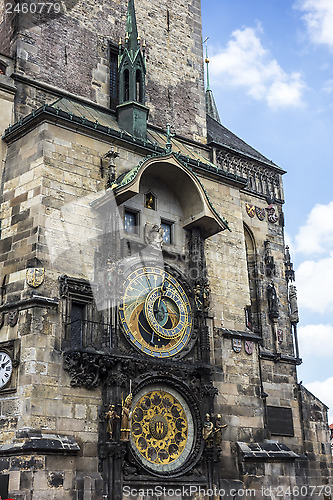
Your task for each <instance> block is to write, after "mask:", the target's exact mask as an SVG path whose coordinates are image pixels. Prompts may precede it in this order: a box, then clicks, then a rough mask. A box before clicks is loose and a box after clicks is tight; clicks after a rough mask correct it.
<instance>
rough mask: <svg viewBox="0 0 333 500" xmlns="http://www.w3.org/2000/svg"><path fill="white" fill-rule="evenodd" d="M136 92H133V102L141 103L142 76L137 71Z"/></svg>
mask: <svg viewBox="0 0 333 500" xmlns="http://www.w3.org/2000/svg"><path fill="white" fill-rule="evenodd" d="M135 81H136V87H135V88H136V91H135V100H136V101H137V102H142V100H143V96H142V74H141V71H140V70H139V69H138V70H137V71H136V80H135Z"/></svg>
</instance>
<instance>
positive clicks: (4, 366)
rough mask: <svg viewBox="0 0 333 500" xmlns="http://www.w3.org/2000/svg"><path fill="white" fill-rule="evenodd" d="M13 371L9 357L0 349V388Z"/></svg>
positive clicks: (4, 384) (6, 382) (5, 383)
mask: <svg viewBox="0 0 333 500" xmlns="http://www.w3.org/2000/svg"><path fill="white" fill-rule="evenodd" d="M12 372H13V363H12V360H11V357H10V356H9V354H7V353H6V352H3V351H0V389H2V388H3V387H5V386H6V385H7V384H8V382H9V380H10V377H11V376H12Z"/></svg>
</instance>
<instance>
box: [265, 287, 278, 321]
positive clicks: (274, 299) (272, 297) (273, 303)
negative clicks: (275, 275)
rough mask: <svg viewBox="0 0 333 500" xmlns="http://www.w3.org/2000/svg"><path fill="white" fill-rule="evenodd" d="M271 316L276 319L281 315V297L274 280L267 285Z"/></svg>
mask: <svg viewBox="0 0 333 500" xmlns="http://www.w3.org/2000/svg"><path fill="white" fill-rule="evenodd" d="M267 296H268V310H269V317H270V318H271V319H272V320H275V319H277V318H278V317H279V299H278V296H277V293H276V290H275V286H274V283H273V281H271V283H270V284H269V285H268V287H267Z"/></svg>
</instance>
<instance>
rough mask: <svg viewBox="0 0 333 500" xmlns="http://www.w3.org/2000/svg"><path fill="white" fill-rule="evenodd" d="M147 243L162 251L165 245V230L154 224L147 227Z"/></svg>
mask: <svg viewBox="0 0 333 500" xmlns="http://www.w3.org/2000/svg"><path fill="white" fill-rule="evenodd" d="M145 241H146V244H147V245H150V246H151V247H153V248H155V249H156V250H161V248H162V244H163V229H162V228H161V227H160V226H158V225H157V224H154V225H153V226H152V225H151V224H146V225H145Z"/></svg>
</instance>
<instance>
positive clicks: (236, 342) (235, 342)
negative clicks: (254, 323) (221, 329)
mask: <svg viewBox="0 0 333 500" xmlns="http://www.w3.org/2000/svg"><path fill="white" fill-rule="evenodd" d="M232 348H233V350H234V351H235V352H241V350H242V341H241V339H232Z"/></svg>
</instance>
